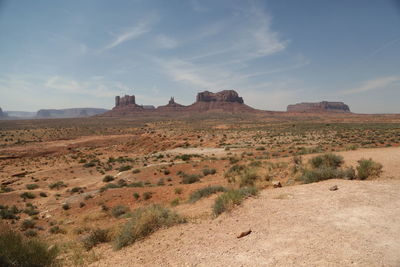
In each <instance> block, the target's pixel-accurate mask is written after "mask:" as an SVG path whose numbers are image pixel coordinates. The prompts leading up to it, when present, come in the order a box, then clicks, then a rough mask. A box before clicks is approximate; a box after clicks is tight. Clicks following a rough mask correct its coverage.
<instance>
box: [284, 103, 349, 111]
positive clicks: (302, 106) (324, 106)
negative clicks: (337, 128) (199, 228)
mask: <svg viewBox="0 0 400 267" xmlns="http://www.w3.org/2000/svg"><path fill="white" fill-rule="evenodd" d="M287 111H288V112H316V113H318V112H342V113H343V112H350V108H349V106H348V105H346V104H345V103H343V102H328V101H322V102H318V103H298V104H294V105H289V106H288V107H287Z"/></svg>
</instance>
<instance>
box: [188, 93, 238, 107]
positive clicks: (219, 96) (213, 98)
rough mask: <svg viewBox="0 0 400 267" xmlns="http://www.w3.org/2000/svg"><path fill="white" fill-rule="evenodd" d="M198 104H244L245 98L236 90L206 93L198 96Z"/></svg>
mask: <svg viewBox="0 0 400 267" xmlns="http://www.w3.org/2000/svg"><path fill="white" fill-rule="evenodd" d="M196 102H236V103H239V104H243V103H244V101H243V98H242V97H239V95H238V93H237V92H236V91H234V90H223V91H221V92H218V93H212V92H209V91H204V92H201V93H198V94H197V97H196Z"/></svg>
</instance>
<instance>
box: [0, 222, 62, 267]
mask: <svg viewBox="0 0 400 267" xmlns="http://www.w3.org/2000/svg"><path fill="white" fill-rule="evenodd" d="M27 233H28V232H27ZM29 233H32V231H30V232H29ZM28 235H31V237H32V234H28ZM57 256H58V249H57V247H56V246H49V245H48V244H47V243H45V242H44V241H42V240H40V239H33V238H25V237H23V236H22V235H21V234H19V233H17V232H15V231H13V230H10V229H8V228H7V227H3V226H2V227H0V265H1V266H5V267H6V266H20V267H34V266H43V267H45V266H58V265H59V261H58V260H57Z"/></svg>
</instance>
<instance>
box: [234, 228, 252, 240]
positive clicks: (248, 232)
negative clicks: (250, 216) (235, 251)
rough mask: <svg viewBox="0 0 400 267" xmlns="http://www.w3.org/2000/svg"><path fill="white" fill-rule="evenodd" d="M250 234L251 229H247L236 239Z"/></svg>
mask: <svg viewBox="0 0 400 267" xmlns="http://www.w3.org/2000/svg"><path fill="white" fill-rule="evenodd" d="M250 233H251V229H249V230H247V231H245V232H241V233H240V235H238V236H237V238H242V237H245V236H246V235H249V234H250Z"/></svg>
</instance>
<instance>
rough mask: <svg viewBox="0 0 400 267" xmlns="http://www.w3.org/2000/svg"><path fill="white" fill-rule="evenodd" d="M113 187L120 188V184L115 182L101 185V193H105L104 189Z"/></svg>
mask: <svg viewBox="0 0 400 267" xmlns="http://www.w3.org/2000/svg"><path fill="white" fill-rule="evenodd" d="M111 188H120V186H119V185H117V184H113V183H109V184H106V185H105V186H102V187H100V193H103V192H104V191H106V190H108V189H111Z"/></svg>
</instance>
